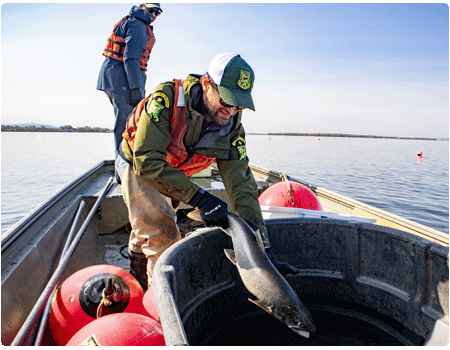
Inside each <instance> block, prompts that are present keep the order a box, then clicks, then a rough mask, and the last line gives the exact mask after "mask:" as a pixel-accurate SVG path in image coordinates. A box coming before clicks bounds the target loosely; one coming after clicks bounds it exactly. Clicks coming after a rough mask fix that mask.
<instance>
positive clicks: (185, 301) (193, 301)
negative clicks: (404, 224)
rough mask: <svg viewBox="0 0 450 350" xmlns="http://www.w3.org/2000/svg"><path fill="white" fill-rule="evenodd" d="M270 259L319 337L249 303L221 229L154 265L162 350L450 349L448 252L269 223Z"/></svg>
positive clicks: (367, 234)
mask: <svg viewBox="0 0 450 350" xmlns="http://www.w3.org/2000/svg"><path fill="white" fill-rule="evenodd" d="M266 223H267V228H268V232H269V238H270V242H271V245H272V250H273V253H274V255H275V257H276V258H277V259H278V260H280V261H287V262H289V263H290V264H291V265H293V266H294V267H296V268H298V269H300V270H301V272H300V273H299V274H297V275H295V276H292V275H290V276H288V277H287V281H288V282H289V283H290V284H291V286H292V287H293V288H294V290H295V291H296V293H297V294H298V296H299V298H300V299H301V300H302V301H303V303H304V304H305V305H306V306H307V307H308V308H309V310H310V312H311V315H312V317H313V319H314V323H315V325H316V328H317V331H316V332H315V333H312V334H311V336H310V338H308V339H305V338H302V337H300V336H298V335H296V334H295V333H294V332H292V331H291V330H289V329H288V328H287V327H286V326H285V325H284V324H283V323H281V322H280V321H278V320H277V319H275V318H274V317H272V316H270V315H269V314H266V313H264V311H262V310H261V309H259V308H258V307H257V306H255V305H253V304H252V303H250V302H249V301H248V300H247V299H248V298H252V295H251V294H250V293H249V292H248V291H247V290H246V289H245V287H244V285H243V284H242V281H241V280H240V277H239V274H238V272H237V269H236V267H235V266H234V265H233V264H231V262H229V261H228V259H227V258H226V256H225V254H224V253H223V249H224V248H230V247H231V239H230V238H229V237H228V236H227V235H226V234H225V233H223V232H222V231H221V230H220V229H201V230H198V231H197V232H195V233H193V234H191V235H190V236H188V237H187V238H185V239H183V240H182V241H181V242H179V243H177V244H176V245H174V246H173V247H171V248H170V249H168V250H167V251H166V252H165V253H164V254H163V255H162V256H161V258H160V259H159V260H158V263H157V265H156V268H155V272H154V289H155V295H156V299H157V303H158V310H159V313H160V317H161V323H162V326H163V331H164V336H165V338H166V344H167V345H252V346H255V345H332V346H336V345H341V346H349V345H447V344H448V248H447V247H443V246H440V245H437V244H435V243H432V242H429V241H427V240H425V239H421V238H418V237H416V236H414V235H411V234H409V233H406V232H403V231H398V230H394V229H389V228H386V227H381V226H377V225H373V224H361V223H356V222H349V221H340V220H331V219H308V218H297V219H275V220H267V222H266Z"/></svg>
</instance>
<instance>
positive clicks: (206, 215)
mask: <svg viewBox="0 0 450 350" xmlns="http://www.w3.org/2000/svg"><path fill="white" fill-rule="evenodd" d="M189 204H190V205H192V206H193V207H195V208H198V209H199V210H200V216H201V217H202V219H203V221H204V222H205V225H206V226H208V227H211V226H220V227H222V228H223V229H227V228H228V227H229V226H230V224H229V223H228V216H227V203H225V202H223V201H221V200H220V199H219V198H217V197H214V196H213V195H212V194H210V193H208V192H206V191H205V190H203V189H200V190H198V191H197V192H196V193H195V194H194V197H192V199H191V200H190V201H189Z"/></svg>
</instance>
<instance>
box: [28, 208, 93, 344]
mask: <svg viewBox="0 0 450 350" xmlns="http://www.w3.org/2000/svg"><path fill="white" fill-rule="evenodd" d="M85 205H86V202H85V201H84V200H82V201H81V203H80V205H79V206H78V210H77V214H76V215H75V219H74V220H73V223H72V227H71V228H70V232H69V235H68V236H67V240H66V244H65V245H64V248H63V251H62V253H61V258H60V259H59V263H58V265H59V264H61V263H62V261H63V260H64V257H65V255H66V252H67V250H68V249H69V245H70V242H72V237H73V235H74V234H75V229H76V227H77V225H78V221H80V216H81V212H82V211H83V209H84V207H85ZM55 292H56V285H55V286H53V290H52V294H51V295H50V298H48V300H47V303H46V305H45V309H44V312H43V313H42V317H41V322H40V325H39V330H38V333H37V335H36V339H35V341H34V346H39V345H41V341H42V337H43V336H44V330H45V324H46V323H47V319H48V316H49V312H50V308H51V306H52V300H53V296H54V295H55Z"/></svg>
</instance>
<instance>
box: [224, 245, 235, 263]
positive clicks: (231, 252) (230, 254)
mask: <svg viewBox="0 0 450 350" xmlns="http://www.w3.org/2000/svg"><path fill="white" fill-rule="evenodd" d="M223 251H224V252H225V255H226V256H227V258H228V260H230V261H231V262H232V263H233V264H234V265H236V254H235V253H234V250H233V249H224V250H223Z"/></svg>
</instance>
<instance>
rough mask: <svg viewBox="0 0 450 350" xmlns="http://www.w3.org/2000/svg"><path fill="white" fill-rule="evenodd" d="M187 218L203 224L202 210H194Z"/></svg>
mask: <svg viewBox="0 0 450 350" xmlns="http://www.w3.org/2000/svg"><path fill="white" fill-rule="evenodd" d="M186 216H187V217H188V218H189V219H192V220H194V221H200V222H203V219H202V217H201V215H200V210H198V209H195V210H193V211H191V212H189V213H187V214H186Z"/></svg>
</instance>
